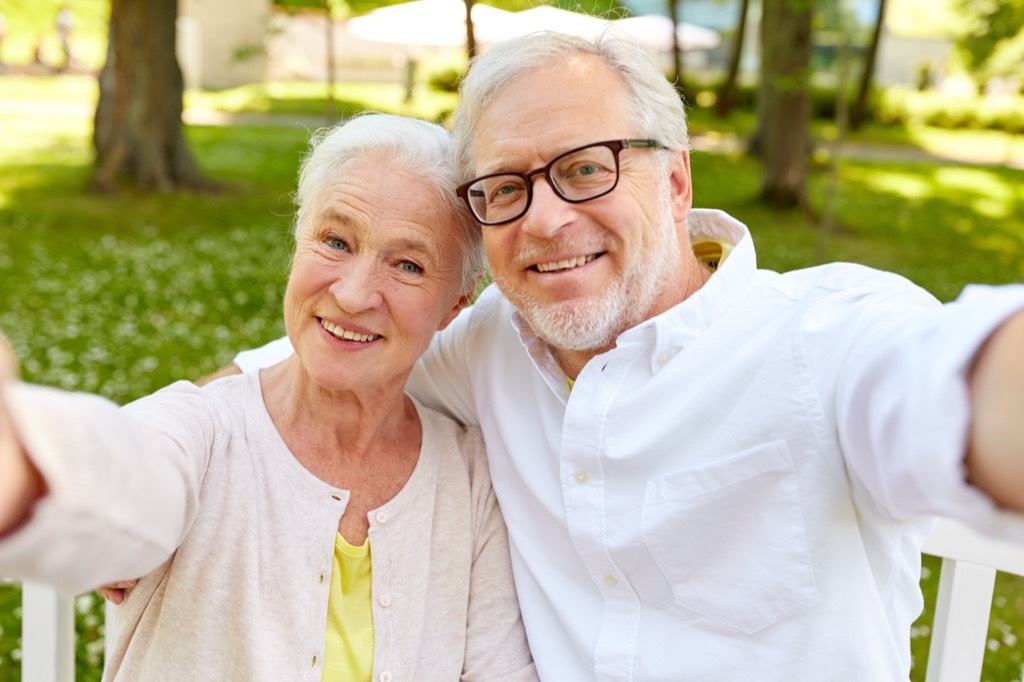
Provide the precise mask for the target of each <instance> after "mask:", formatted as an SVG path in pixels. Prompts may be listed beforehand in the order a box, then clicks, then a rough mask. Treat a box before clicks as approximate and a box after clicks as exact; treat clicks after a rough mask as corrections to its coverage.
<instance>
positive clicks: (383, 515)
mask: <svg viewBox="0 0 1024 682" xmlns="http://www.w3.org/2000/svg"><path fill="white" fill-rule="evenodd" d="M376 518H377V523H387V522H388V515H387V512H382V511H379V512H377V517H376ZM381 674H383V673H381Z"/></svg>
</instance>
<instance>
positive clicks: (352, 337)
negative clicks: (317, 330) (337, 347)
mask: <svg viewBox="0 0 1024 682" xmlns="http://www.w3.org/2000/svg"><path fill="white" fill-rule="evenodd" d="M320 326H321V327H323V328H324V329H326V330H327V331H329V332H330V333H331V334H333V335H334V336H336V337H338V338H339V339H344V340H345V341H361V342H364V343H365V342H367V341H373V340H374V339H379V338H380V336H379V335H377V334H359V333H357V332H353V331H349V330H348V329H343V328H341V327H339V326H338V325H336V324H334V323H332V322H328V321H327V320H320Z"/></svg>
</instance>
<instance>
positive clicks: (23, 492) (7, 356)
mask: <svg viewBox="0 0 1024 682" xmlns="http://www.w3.org/2000/svg"><path fill="white" fill-rule="evenodd" d="M17 368H18V365H17V362H16V361H15V358H14V352H13V351H12V350H11V346H10V344H8V343H7V339H6V338H4V336H3V334H0V536H3V535H5V534H7V533H9V532H10V531H12V530H14V529H16V528H17V527H18V526H20V525H21V524H22V523H24V522H25V520H26V519H28V517H29V516H30V515H31V512H32V506H33V505H34V504H35V502H36V500H38V499H39V498H40V497H42V496H43V494H44V493H45V492H46V485H45V483H44V482H43V478H42V476H41V475H40V474H39V470H38V469H36V467H35V465H33V464H32V462H31V460H29V458H28V456H27V455H26V454H25V449H24V447H23V446H22V443H21V440H20V439H19V438H18V434H17V433H15V431H14V425H13V423H12V422H11V418H10V415H9V414H8V411H7V397H6V388H7V386H8V385H10V384H11V383H12V382H13V381H14V379H15V378H16V377H17Z"/></svg>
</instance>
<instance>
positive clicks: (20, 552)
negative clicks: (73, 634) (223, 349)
mask: <svg viewBox="0 0 1024 682" xmlns="http://www.w3.org/2000/svg"><path fill="white" fill-rule="evenodd" d="M180 383H181V386H178V387H177V388H174V390H171V389H165V390H164V391H162V392H159V393H157V394H154V395H153V396H150V397H148V398H145V399H143V400H141V401H138V402H137V403H135V404H134V405H133V406H131V407H130V408H119V407H118V406H117V405H116V404H114V403H112V402H110V401H108V400H106V399H103V398H100V397H97V396H93V395H87V394H79V393H68V392H64V391H58V390H55V389H51V388H45V387H41V386H34V385H30V384H14V385H12V386H10V387H8V390H7V391H6V400H7V406H8V409H9V411H10V413H11V418H12V420H13V424H14V428H15V430H16V432H17V433H18V435H19V438H20V439H21V441H22V443H23V445H24V447H25V450H26V452H27V453H28V455H29V457H30V458H31V459H32V461H33V463H34V464H35V465H36V467H37V468H38V469H39V471H40V472H41V474H42V476H43V478H44V479H45V480H46V485H47V489H48V490H47V494H46V495H45V496H44V497H43V498H42V499H41V500H40V501H39V502H38V503H37V504H36V505H35V507H34V509H33V513H32V516H31V518H30V519H29V521H28V522H27V523H26V524H25V525H24V526H22V527H21V528H19V529H18V530H16V531H14V532H13V533H11V534H10V535H8V536H5V537H4V539H3V540H2V541H0V575H4V576H8V577H12V578H19V579H29V580H35V581H39V582H43V583H47V584H50V585H52V586H54V587H56V588H58V589H59V590H61V591H63V592H66V593H68V594H76V593H79V592H82V591H85V590H87V589H92V588H94V587H96V586H98V585H102V584H105V583H108V582H112V581H115V580H122V579H128V578H137V577H139V576H140V575H143V574H145V573H148V572H149V571H151V570H153V569H154V568H156V567H157V566H159V565H160V564H161V563H163V562H164V561H166V560H167V558H168V557H169V556H170V555H171V554H172V553H173V552H174V550H175V549H176V548H177V546H178V545H179V544H180V542H181V540H182V539H183V538H184V536H185V534H186V533H187V531H188V528H189V527H190V525H191V523H192V520H193V519H194V517H195V514H196V510H197V506H198V499H199V488H200V485H201V482H202V477H203V474H204V472H205V469H206V463H207V461H208V457H209V452H210V450H211V447H212V442H213V434H214V432H215V429H214V428H213V426H214V424H213V419H212V416H211V415H210V414H209V411H207V410H204V409H202V406H201V403H202V401H200V400H199V399H198V391H199V389H198V388H196V387H195V386H193V385H192V384H187V382H180ZM176 386H177V385H176ZM185 386H187V387H189V388H185ZM146 414H159V415H162V416H161V421H162V424H161V423H160V422H153V421H150V420H148V419H146V418H145V415H146ZM175 422H177V423H178V424H179V425H178V426H177V427H175V428H166V426H167V425H170V424H173V423H175Z"/></svg>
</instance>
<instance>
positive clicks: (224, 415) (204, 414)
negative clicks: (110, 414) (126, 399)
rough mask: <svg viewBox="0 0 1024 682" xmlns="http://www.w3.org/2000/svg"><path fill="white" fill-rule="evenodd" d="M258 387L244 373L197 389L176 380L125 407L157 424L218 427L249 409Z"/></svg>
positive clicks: (191, 383)
mask: <svg viewBox="0 0 1024 682" xmlns="http://www.w3.org/2000/svg"><path fill="white" fill-rule="evenodd" d="M254 391H255V395H256V396H257V397H258V395H259V393H258V384H256V385H255V388H254V383H253V377H252V376H250V375H246V374H240V375H237V376H231V377H225V378H223V379H218V380H216V381H214V382H211V383H209V384H206V385H203V386H198V385H196V384H194V383H193V382H191V381H176V382H174V383H172V384H169V385H167V386H165V387H163V388H161V389H160V390H158V391H156V392H155V393H151V394H150V395H147V396H145V397H142V398H139V399H138V400H135V401H133V402H131V403H128V404H127V405H125V407H124V409H125V410H126V411H127V412H128V413H129V414H132V415H133V416H135V417H137V418H141V419H144V420H145V421H148V422H155V423H157V424H168V425H169V424H172V423H175V422H177V423H181V424H189V423H191V424H195V423H197V422H198V423H202V422H208V423H209V424H210V425H218V428H222V427H223V425H224V423H225V422H232V421H236V420H238V419H241V418H242V417H243V416H244V414H245V413H246V412H247V411H248V410H249V409H250V405H249V404H250V403H251V402H252V399H253V395H254Z"/></svg>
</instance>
